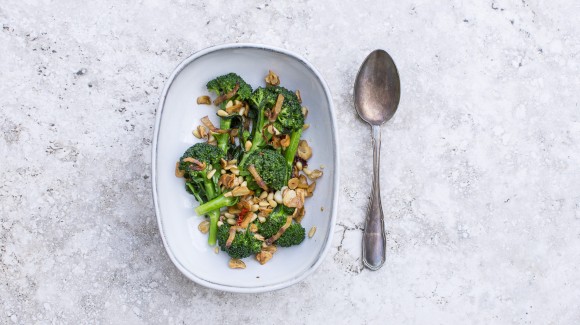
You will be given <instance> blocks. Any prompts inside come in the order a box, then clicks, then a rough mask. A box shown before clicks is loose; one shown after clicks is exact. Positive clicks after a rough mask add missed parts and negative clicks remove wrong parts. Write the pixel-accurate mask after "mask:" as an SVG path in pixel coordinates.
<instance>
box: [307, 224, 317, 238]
mask: <svg viewBox="0 0 580 325" xmlns="http://www.w3.org/2000/svg"><path fill="white" fill-rule="evenodd" d="M314 233H316V226H312V228H310V231H309V232H308V238H312V237H313V236H314Z"/></svg>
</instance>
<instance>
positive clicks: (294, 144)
mask: <svg viewBox="0 0 580 325" xmlns="http://www.w3.org/2000/svg"><path fill="white" fill-rule="evenodd" d="M301 136H302V128H300V129H298V130H296V131H294V132H292V134H290V145H289V146H288V148H286V151H285V152H284V158H286V163H287V164H288V171H289V172H290V173H292V163H293V162H294V156H296V151H297V150H298V143H299V142H300V137H301Z"/></svg>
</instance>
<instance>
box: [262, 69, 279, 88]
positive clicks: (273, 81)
mask: <svg viewBox="0 0 580 325" xmlns="http://www.w3.org/2000/svg"><path fill="white" fill-rule="evenodd" d="M265 80H266V84H268V85H271V86H278V85H279V84H280V78H279V77H278V75H277V74H275V73H274V72H273V71H272V70H270V71H268V75H267V76H266V78H265Z"/></svg>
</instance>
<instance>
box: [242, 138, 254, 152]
mask: <svg viewBox="0 0 580 325" xmlns="http://www.w3.org/2000/svg"><path fill="white" fill-rule="evenodd" d="M244 148H245V149H246V151H250V149H252V141H250V140H248V141H246V144H245V146H244Z"/></svg>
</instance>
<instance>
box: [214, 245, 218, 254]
mask: <svg viewBox="0 0 580 325" xmlns="http://www.w3.org/2000/svg"><path fill="white" fill-rule="evenodd" d="M213 252H214V253H216V254H217V253H219V252H220V248H219V247H217V246H216V247H215V248H214V249H213Z"/></svg>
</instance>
